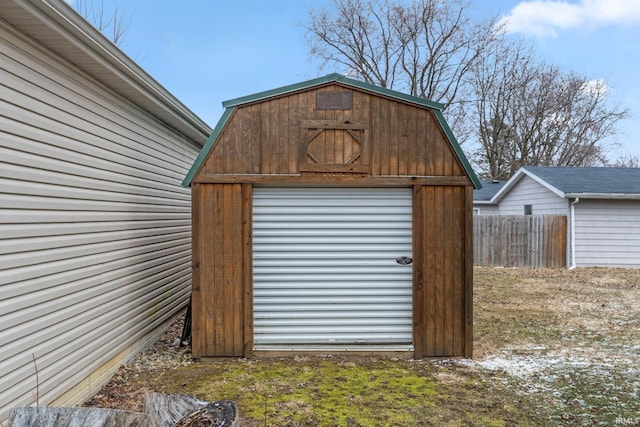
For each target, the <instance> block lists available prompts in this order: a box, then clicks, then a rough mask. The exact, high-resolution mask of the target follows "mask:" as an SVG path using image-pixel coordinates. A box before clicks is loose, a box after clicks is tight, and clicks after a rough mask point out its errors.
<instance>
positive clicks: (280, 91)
mask: <svg viewBox="0 0 640 427" xmlns="http://www.w3.org/2000/svg"><path fill="white" fill-rule="evenodd" d="M329 83H344V84H346V85H348V86H353V87H356V88H359V89H362V90H366V91H369V92H373V93H377V94H379V95H384V96H388V97H390V98H395V99H401V100H403V101H406V102H410V103H412V104H417V105H421V106H423V107H429V108H434V109H437V110H443V109H444V104H440V103H439V102H433V101H429V100H427V99H424V98H418V97H417V96H413V95H408V94H406V93H402V92H398V91H395V90H392V89H387V88H384V87H380V86H376V85H372V84H370V83H365V82H361V81H358V80H354V79H350V78H349V77H345V76H343V75H342V74H338V73H333V74H328V75H326V76H324V77H318V78H317V79H313V80H307V81H304V82H300V83H295V84H292V85H288V86H283V87H280V88H276V89H271V90H266V91H264V92H258V93H255V94H253V95H247V96H243V97H241V98H235V99H230V100H228V101H224V102H223V103H222V106H223V107H225V108H226V107H235V106H237V105H241V104H247V103H249V102H256V101H262V100H264V99H268V98H272V97H276V96H282V95H286V94H288V93H291V92H297V91H300V90H305V89H309V88H312V87H315V86H320V85H323V84H329Z"/></svg>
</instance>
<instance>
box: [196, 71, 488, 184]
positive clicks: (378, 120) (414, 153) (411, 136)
mask: <svg viewBox="0 0 640 427" xmlns="http://www.w3.org/2000/svg"><path fill="white" fill-rule="evenodd" d="M425 103H426V101H425ZM438 115H440V116H441V113H440V111H435V109H434V108H433V107H429V106H426V105H419V104H417V103H415V102H414V103H412V102H410V101H407V100H404V99H403V98H399V97H393V96H385V95H384V93H383V94H381V93H377V92H372V91H368V90H366V88H365V89H363V88H360V87H357V86H353V85H351V84H345V83H343V82H341V81H330V82H326V83H323V84H317V85H313V86H311V87H306V88H304V89H303V90H293V91H287V92H285V93H281V94H276V95H273V96H271V97H268V96H267V97H264V98H258V99H255V100H249V101H247V102H244V103H238V104H236V105H232V106H230V107H227V111H226V113H225V117H223V119H222V120H221V123H220V125H219V128H217V129H216V130H217V132H214V134H213V135H212V137H211V139H212V140H210V141H209V142H208V145H209V146H208V147H205V150H203V153H201V158H200V159H199V162H197V163H196V164H195V165H194V168H195V170H194V169H192V171H191V173H190V176H188V177H187V179H186V180H185V184H187V185H188V184H191V182H208V181H211V180H212V179H214V178H215V177H219V176H221V175H260V176H264V175H297V176H300V175H305V176H310V175H320V176H322V175H331V176H336V174H338V175H340V174H342V175H347V176H353V175H354V174H358V175H361V176H362V175H364V176H371V177H384V176H404V177H410V176H434V177H460V178H464V179H465V180H466V181H467V182H469V183H474V184H475V176H472V175H473V172H470V169H469V168H468V167H467V166H468V165H465V162H466V160H464V159H461V153H458V152H457V151H456V147H457V143H455V142H454V143H452V142H451V141H450V138H451V136H450V135H448V134H447V132H450V131H448V128H447V129H445V128H443V126H446V124H444V125H443V120H442V119H441V117H439V116H438ZM454 145H455V147H454ZM207 148H208V149H207ZM457 148H458V149H459V147H457ZM462 157H464V156H462ZM469 172H470V173H469Z"/></svg>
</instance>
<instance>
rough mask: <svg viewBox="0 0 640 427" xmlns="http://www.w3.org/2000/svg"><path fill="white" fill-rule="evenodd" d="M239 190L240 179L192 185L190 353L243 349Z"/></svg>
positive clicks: (244, 244)
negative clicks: (192, 237)
mask: <svg viewBox="0 0 640 427" xmlns="http://www.w3.org/2000/svg"><path fill="white" fill-rule="evenodd" d="M249 190H250V189H249ZM245 194H246V192H243V186H242V185H241V184H208V185H198V184H195V185H194V186H193V198H194V206H193V207H194V211H193V215H194V229H195V230H197V233H198V237H197V238H196V239H194V243H193V258H194V261H193V313H192V316H193V326H192V328H193V330H192V334H193V350H192V351H193V356H194V357H196V358H199V357H202V356H242V355H244V354H245V346H246V343H245V335H244V333H245V306H246V300H247V299H248V298H247V295H246V289H245V286H244V285H245V283H246V282H245V277H246V275H247V274H248V272H247V271H246V267H245V263H244V262H245V259H247V257H248V256H249V255H248V254H247V249H246V247H247V240H246V239H247V238H248V237H247V236H246V229H245V227H246V225H245V223H246V215H247V213H246V212H243V211H244V210H245V209H246V207H245V206H246V201H245V200H244V198H246V196H244V195H245ZM243 196H244V197H243ZM247 326H249V325H247Z"/></svg>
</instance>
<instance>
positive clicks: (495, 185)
mask: <svg viewBox="0 0 640 427" xmlns="http://www.w3.org/2000/svg"><path fill="white" fill-rule="evenodd" d="M506 182H507V181H492V180H490V179H485V180H482V181H480V183H481V184H482V188H481V189H479V190H473V201H474V202H488V201H489V200H491V198H492V197H493V196H494V195H495V194H496V193H497V192H498V190H500V189H501V188H502V186H503V185H504V184H506Z"/></svg>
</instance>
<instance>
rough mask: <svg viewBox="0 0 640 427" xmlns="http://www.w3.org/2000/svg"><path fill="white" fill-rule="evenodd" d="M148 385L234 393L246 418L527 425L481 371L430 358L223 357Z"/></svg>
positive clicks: (284, 422) (258, 422) (294, 422)
mask: <svg viewBox="0 0 640 427" xmlns="http://www.w3.org/2000/svg"><path fill="white" fill-rule="evenodd" d="M152 387H153V388H154V389H155V390H157V391H164V392H169V393H176V392H180V393H187V394H193V395H195V396H197V397H199V398H201V399H203V400H208V401H212V400H219V399H230V400H233V401H235V402H236V404H237V405H238V408H239V411H240V414H241V416H242V425H244V426H362V427H367V426H383V425H384V426H414V425H448V426H458V425H459V426H503V425H513V422H515V421H514V420H518V423H519V424H520V425H527V423H526V422H525V421H526V420H524V419H522V418H521V417H520V416H519V415H517V413H518V412H519V411H520V409H519V408H517V407H515V406H512V407H508V406H507V407H505V405H503V402H502V401H501V399H500V396H501V395H502V393H497V394H496V393H491V391H490V390H489V389H488V387H489V385H488V384H487V383H486V382H485V380H484V379H483V378H482V376H481V375H477V374H475V373H473V372H471V371H468V372H467V371H466V370H465V369H461V368H460V367H457V366H454V365H449V366H440V365H438V364H435V363H433V362H415V361H413V362H411V361H404V360H395V359H393V360H392V359H384V358H373V357H372V358H362V357H358V358H354V357H337V356H334V357H302V358H286V359H263V360H251V361H246V360H224V361H214V362H211V363H199V364H193V365H190V366H186V367H182V368H178V369H176V370H172V371H169V372H165V373H164V375H162V376H161V377H159V378H157V379H156V380H155V381H154V383H153V384H152ZM487 392H488V393H487ZM462 396H464V399H462V400H461V397H462ZM523 422H524V423H523Z"/></svg>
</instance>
